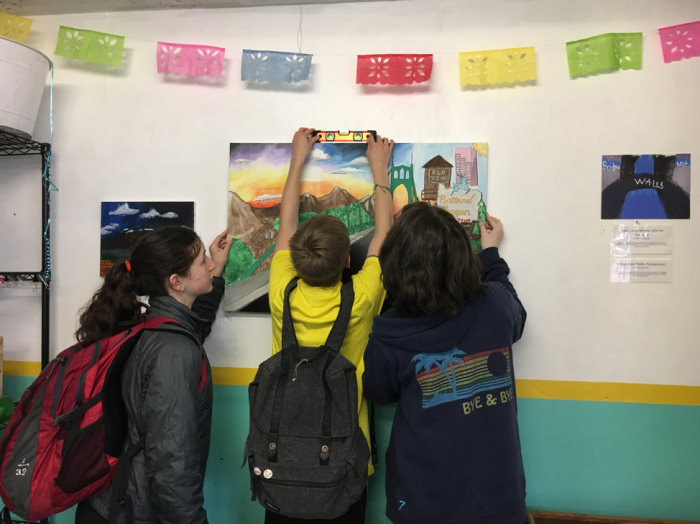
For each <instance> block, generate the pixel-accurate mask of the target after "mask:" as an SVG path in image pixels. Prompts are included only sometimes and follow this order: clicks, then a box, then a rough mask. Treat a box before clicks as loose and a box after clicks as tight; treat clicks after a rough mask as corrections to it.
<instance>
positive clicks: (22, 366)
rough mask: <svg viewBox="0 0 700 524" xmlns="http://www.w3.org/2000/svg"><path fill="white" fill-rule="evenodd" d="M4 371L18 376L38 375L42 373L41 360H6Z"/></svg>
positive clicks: (3, 364) (6, 373)
mask: <svg viewBox="0 0 700 524" xmlns="http://www.w3.org/2000/svg"><path fill="white" fill-rule="evenodd" d="M2 366H3V369H2V370H3V373H4V374H5V375H13V376H16V377H38V376H39V373H41V362H24V361H22V360H4V361H3V363H2Z"/></svg>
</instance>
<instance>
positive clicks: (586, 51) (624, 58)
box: [566, 33, 642, 78]
mask: <svg viewBox="0 0 700 524" xmlns="http://www.w3.org/2000/svg"><path fill="white" fill-rule="evenodd" d="M566 56H567V58H568V59H569V75H570V76H571V78H573V77H576V76H581V75H587V74H590V73H595V72H596V71H617V70H619V69H641V68H642V33H606V34H604V35H598V36H592V37H590V38H585V39H583V40H576V41H574V42H567V43H566Z"/></svg>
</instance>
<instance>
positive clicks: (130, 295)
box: [75, 226, 204, 347]
mask: <svg viewBox="0 0 700 524" xmlns="http://www.w3.org/2000/svg"><path fill="white" fill-rule="evenodd" d="M203 248H204V246H203V244H202V241H201V240H200V239H199V236H197V233H195V232H194V231H192V230H191V229H187V228H185V227H180V226H165V227H161V228H157V229H154V230H153V231H149V232H148V233H146V234H144V235H143V236H142V237H141V238H139V240H138V241H137V242H136V245H134V248H133V250H132V251H131V256H130V260H129V262H128V263H127V262H120V263H119V264H115V265H114V266H112V268H111V269H110V270H109V273H107V276H106V277H105V280H104V283H103V284H102V287H101V288H100V289H98V290H97V291H96V292H95V294H94V295H93V296H92V298H91V299H90V301H89V302H88V304H87V305H86V306H85V308H84V309H83V311H82V313H81V314H80V327H79V328H78V330H77V331H76V332H75V338H76V339H77V340H78V342H79V343H80V344H82V346H83V347H87V346H89V345H90V344H94V343H95V342H96V341H98V340H100V339H102V338H107V337H111V336H112V335H115V334H116V333H118V332H119V331H120V330H121V329H120V327H119V325H120V323H122V322H124V321H129V320H134V319H137V318H138V317H140V316H141V311H142V308H143V307H145V306H146V305H145V304H144V303H143V302H141V301H140V300H139V296H144V295H148V296H149V297H157V296H165V295H167V294H168V284H167V282H168V279H169V278H170V276H171V275H174V274H175V275H180V276H183V277H184V276H187V274H188V273H189V271H190V267H191V266H192V263H193V262H194V260H195V259H196V258H197V255H199V253H201V250H202V249H203Z"/></svg>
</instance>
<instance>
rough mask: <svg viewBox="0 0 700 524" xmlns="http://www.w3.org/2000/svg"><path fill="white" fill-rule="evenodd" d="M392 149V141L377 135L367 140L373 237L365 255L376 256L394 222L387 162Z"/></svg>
mask: <svg viewBox="0 0 700 524" xmlns="http://www.w3.org/2000/svg"><path fill="white" fill-rule="evenodd" d="M393 151H394V141H393V140H389V139H388V138H382V137H381V136H379V135H377V140H376V141H375V140H374V137H372V136H371V135H370V136H369V139H368V140H367V160H368V161H369V167H370V169H371V170H372V176H373V177H374V183H375V184H376V185H375V188H374V238H372V242H370V244H369V248H368V249H367V256H368V257H369V256H378V255H379V249H380V248H381V247H382V244H383V243H384V239H385V238H386V234H387V233H388V232H389V228H390V227H391V224H393V223H394V201H393V199H392V197H391V190H390V189H389V162H390V161H391V154H392V152H393Z"/></svg>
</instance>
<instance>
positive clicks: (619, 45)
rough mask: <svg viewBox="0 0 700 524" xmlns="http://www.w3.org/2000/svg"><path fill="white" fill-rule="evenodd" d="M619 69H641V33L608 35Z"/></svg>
mask: <svg viewBox="0 0 700 524" xmlns="http://www.w3.org/2000/svg"><path fill="white" fill-rule="evenodd" d="M610 36H611V37H612V40H613V54H614V55H615V60H617V63H618V64H619V66H620V69H641V68H642V33H610Z"/></svg>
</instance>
